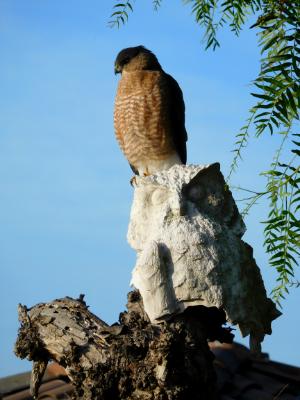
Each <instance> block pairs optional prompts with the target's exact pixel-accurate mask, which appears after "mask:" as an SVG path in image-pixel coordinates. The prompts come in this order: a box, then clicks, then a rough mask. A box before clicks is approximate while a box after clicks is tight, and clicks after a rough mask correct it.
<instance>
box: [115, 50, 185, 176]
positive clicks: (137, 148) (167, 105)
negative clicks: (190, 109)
mask: <svg viewBox="0 0 300 400" xmlns="http://www.w3.org/2000/svg"><path fill="white" fill-rule="evenodd" d="M115 73H116V74H117V73H121V79H120V81H119V85H118V89H117V95H116V99H115V110H114V127H115V133H116V138H117V140H118V142H119V145H120V147H121V149H122V151H123V153H124V154H125V157H126V158H127V160H128V162H129V164H130V167H131V168H132V170H133V172H134V173H135V174H137V175H141V176H146V175H152V174H154V173H156V172H158V171H161V170H166V169H168V168H170V167H171V166H173V165H174V164H186V141H187V133H186V130H185V106H184V101H183V95H182V91H181V89H180V87H179V85H178V83H177V82H176V80H175V79H174V78H172V76H170V75H169V74H167V73H166V72H164V70H163V69H162V67H161V65H160V64H159V62H158V60H157V58H156V56H155V55H154V54H153V53H152V52H151V51H150V50H148V49H146V48H145V47H144V46H137V47H129V48H126V49H123V50H122V51H120V53H119V54H118V56H117V58H116V61H115Z"/></svg>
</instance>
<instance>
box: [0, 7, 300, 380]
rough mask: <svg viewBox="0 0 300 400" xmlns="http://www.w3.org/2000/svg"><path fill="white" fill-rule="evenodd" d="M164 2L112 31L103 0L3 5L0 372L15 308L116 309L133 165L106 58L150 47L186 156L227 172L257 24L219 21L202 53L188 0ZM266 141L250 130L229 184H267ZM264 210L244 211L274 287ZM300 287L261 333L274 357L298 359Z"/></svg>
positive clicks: (138, 10) (7, 361) (16, 366)
mask: <svg viewBox="0 0 300 400" xmlns="http://www.w3.org/2000/svg"><path fill="white" fill-rule="evenodd" d="M170 3H171V2H168V1H165V2H163V4H162V8H161V9H160V11H159V12H158V13H156V12H154V11H153V9H152V5H151V1H150V0H148V1H141V0H137V1H136V3H135V11H134V13H133V14H132V15H131V16H130V20H129V23H128V24H127V25H126V26H125V27H122V28H121V29H119V30H117V29H110V28H108V26H107V22H108V20H109V15H110V13H111V7H112V4H113V2H112V1H107V0H106V1H96V0H89V1H88V2H86V1H83V0H72V4H71V2H70V1H67V0H43V1H42V2H41V1H38V0H26V1H23V0H1V2H0V54H1V58H0V227H1V229H0V269H1V279H0V293H1V302H0V312H1V317H2V318H1V330H0V332H1V334H0V335H1V337H0V360H1V362H0V376H4V375H9V374H14V373H17V372H20V371H24V370H28V369H29V368H30V364H29V363H28V362H26V361H21V360H18V359H17V358H16V357H15V356H14V355H13V353H12V348H13V343H14V341H15V338H16V335H17V329H18V321H17V304H18V303H22V304H26V305H27V306H32V305H34V304H36V303H38V302H45V301H50V300H52V299H54V298H57V297H63V296H65V295H69V296H75V297H77V296H78V295H79V294H80V293H85V294H86V301H87V303H88V304H89V305H90V306H91V310H92V311H93V312H95V313H96V314H97V315H99V316H100V317H101V318H102V319H104V320H106V321H107V322H110V323H112V322H114V321H116V320H117V318H118V314H119V312H120V311H122V310H123V309H124V305H125V303H126V293H127V292H128V290H129V281H130V274H131V270H132V268H133V266H134V262H135V254H134V252H133V251H132V250H131V249H130V247H129V245H128V244H127V242H126V231H127V224H128V219H129V211H130V205H131V198H132V188H131V186H130V185H129V179H130V177H131V171H130V168H129V167H128V164H127V161H126V160H125V159H124V157H123V155H122V154H121V152H120V150H119V148H118V145H117V143H116V140H115V138H114V132H113V122H112V115H113V102H114V96H115V91H116V86H117V81H118V77H115V75H114V73H113V64H114V59H115V57H116V54H117V53H118V52H119V51H120V50H121V49H122V48H124V47H128V46H134V45H140V44H143V45H145V46H146V47H148V48H149V49H151V50H152V51H153V52H154V53H155V54H156V55H157V57H158V59H159V61H160V63H161V64H162V66H163V68H164V69H165V70H166V71H167V72H168V73H170V74H171V75H173V76H174V77H175V79H176V80H177V81H178V82H179V84H180V86H181V88H182V90H183V93H184V98H185V103H186V126H187V130H188V133H189V142H188V162H189V163H198V164H202V163H210V162H215V161H219V162H221V165H222V170H223V173H224V175H226V174H227V173H228V169H229V165H230V162H231V159H232V153H231V150H232V148H233V144H234V134H235V133H236V132H237V130H238V129H239V128H240V127H241V126H242V125H243V123H244V120H245V118H246V117H247V110H248V108H249V107H250V106H251V104H252V99H251V96H250V95H249V92H250V87H249V82H250V81H251V80H252V79H254V78H255V76H256V73H257V71H258V68H259V64H258V60H259V52H258V49H257V45H256V36H255V32H254V31H252V30H249V29H248V28H247V29H246V30H245V32H243V33H242V35H241V37H240V38H239V39H236V38H235V37H234V36H233V34H232V33H230V32H229V31H227V30H226V31H224V32H222V33H221V34H220V41H221V44H222V47H221V49H219V50H217V51H216V52H215V53H213V52H211V51H206V52H205V51H204V48H203V44H202V42H201V37H202V33H201V30H200V28H199V27H198V26H197V25H196V24H195V23H194V22H193V19H192V16H191V11H190V8H189V7H188V6H183V5H182V3H181V2H180V1H177V2H172V5H171V4H170ZM275 142H276V139H275V140H274V139H273V138H271V139H270V137H269V136H266V137H263V138H261V139H260V140H259V141H257V140H256V139H253V140H252V141H251V142H250V145H249V148H248V149H247V151H246V152H245V161H244V162H243V163H242V164H240V168H239V171H238V173H237V174H236V175H235V176H234V178H233V183H234V184H240V185H242V186H244V187H248V188H252V189H253V188H254V189H260V188H262V187H263V184H264V180H263V178H262V177H259V176H258V173H259V172H260V171H262V170H266V169H268V166H269V164H270V162H271V159H272V153H273V150H274V148H275V147H273V146H274V143H275ZM235 197H236V198H237V199H238V198H239V197H241V194H240V193H236V194H235ZM266 212H267V206H266V204H265V203H263V202H262V203H261V204H260V205H259V206H257V207H256V208H254V209H253V210H252V214H251V216H250V217H249V218H247V220H246V223H247V226H248V232H247V234H246V235H245V239H246V240H247V241H248V242H249V243H250V244H251V245H252V246H253V247H254V254H255V257H256V260H257V262H258V264H259V265H260V267H261V270H262V275H263V277H264V279H265V284H266V287H267V290H268V291H270V290H271V288H272V286H273V285H274V283H275V275H274V273H273V271H271V270H270V268H268V266H267V258H266V256H265V254H264V250H263V247H262V242H263V235H262V230H263V226H262V225H261V224H260V221H261V220H263V219H264V218H265V215H266ZM298 293H299V292H298V291H297V290H292V292H291V295H290V296H289V297H288V299H287V301H285V302H284V304H283V305H284V309H283V311H284V315H283V316H282V317H281V318H279V319H278V320H277V321H276V322H275V323H274V324H273V330H274V333H273V335H272V336H270V337H268V338H266V340H265V342H264V351H266V352H269V353H270V356H271V357H272V358H273V359H275V360H279V361H283V362H286V363H291V364H295V365H297V364H298V365H299V360H298V356H297V353H298V351H297V350H296V346H297V343H298V337H297V333H298V329H296V328H297V327H299V324H300V317H299V312H297V311H298V310H297V308H296V307H297V301H298ZM244 342H245V341H244ZM246 342H247V340H246Z"/></svg>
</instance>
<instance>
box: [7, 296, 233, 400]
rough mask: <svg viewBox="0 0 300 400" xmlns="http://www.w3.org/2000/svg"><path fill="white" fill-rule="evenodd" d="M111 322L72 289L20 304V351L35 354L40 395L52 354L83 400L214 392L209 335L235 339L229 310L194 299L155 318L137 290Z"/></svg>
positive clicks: (166, 398)
mask: <svg viewBox="0 0 300 400" xmlns="http://www.w3.org/2000/svg"><path fill="white" fill-rule="evenodd" d="M127 307H128V311H127V312H123V313H121V314H120V318H119V323H117V324H114V325H112V326H109V325H107V324H106V323H105V322H103V321H102V320H100V319H99V318H97V317H96V316H95V315H93V314H92V313H91V312H89V311H88V308H87V306H86V304H85V302H84V301H83V297H81V298H80V299H77V300H74V299H71V298H69V297H66V298H63V299H59V300H55V301H53V302H51V303H47V304H38V305H36V306H35V307H33V308H31V309H27V308H26V307H25V306H21V305H20V306H19V319H20V323H21V327H20V329H19V334H18V338H17V342H16V345H15V352H16V354H17V356H19V357H21V358H25V357H27V358H28V359H29V360H33V362H34V364H33V372H32V380H31V381H32V382H31V390H32V393H33V395H34V396H35V397H36V396H37V393H38V387H39V384H40V381H41V377H42V375H43V373H44V371H45V367H46V365H47V363H48V361H49V360H55V361H56V362H58V363H59V364H60V365H62V366H63V367H64V368H65V369H66V371H67V374H68V376H69V378H70V379H71V381H72V382H73V384H74V387H75V398H76V399H85V400H92V399H93V400H97V399H99V400H100V399H101V400H108V399H109V400H117V399H122V400H127V399H128V400H129V399H131V400H134V399H141V400H146V399H149V400H150V399H160V400H171V399H172V400H175V399H178V400H179V399H182V400H183V399H193V400H197V399H202V400H213V399H215V373H214V370H213V366H212V359H213V356H212V353H210V351H209V348H208V345H207V339H211V340H215V339H218V340H220V341H227V342H230V341H231V340H232V335H231V333H230V329H228V328H227V329H226V328H223V327H222V325H223V324H224V323H225V313H224V312H223V311H220V310H218V309H217V308H206V307H203V306H195V307H191V308H188V309H187V310H185V311H184V312H183V313H182V314H179V315H176V316H174V317H173V318H171V319H170V320H169V321H168V322H163V323H161V324H159V325H154V324H151V323H150V321H149V318H148V316H147V315H146V313H145V311H144V307H143V303H142V300H141V297H140V295H139V292H137V291H134V292H130V293H129V295H128V304H127Z"/></svg>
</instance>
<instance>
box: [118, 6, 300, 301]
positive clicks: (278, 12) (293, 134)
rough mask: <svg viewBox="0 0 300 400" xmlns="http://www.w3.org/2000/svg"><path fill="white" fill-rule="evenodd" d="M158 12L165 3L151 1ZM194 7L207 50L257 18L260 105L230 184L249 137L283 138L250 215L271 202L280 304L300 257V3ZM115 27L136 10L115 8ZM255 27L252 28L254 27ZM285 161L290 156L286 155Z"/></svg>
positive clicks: (268, 239) (269, 244) (240, 141)
mask: <svg viewBox="0 0 300 400" xmlns="http://www.w3.org/2000/svg"><path fill="white" fill-rule="evenodd" d="M152 1H153V6H154V8H155V9H157V8H158V7H159V6H160V5H161V3H162V0H156V1H155V0H152ZM183 3H184V4H186V5H190V6H191V9H192V14H193V15H194V18H195V21H196V23H197V24H199V25H200V26H201V27H202V28H203V30H204V41H205V48H206V49H208V48H212V49H213V50H215V49H216V48H217V47H219V46H220V42H219V40H218V37H217V36H218V32H219V30H220V29H222V28H223V27H224V26H225V25H228V26H229V27H230V29H231V30H232V32H233V33H234V34H235V35H237V36H238V35H239V33H240V32H241V30H242V29H243V28H244V27H245V25H246V23H247V22H248V21H249V18H252V19H253V16H254V17H256V19H257V20H256V22H255V24H253V25H252V26H251V27H250V28H252V29H256V30H257V35H258V45H259V47H260V50H261V68H260V72H259V74H258V76H257V78H256V79H255V80H254V81H253V82H252V84H253V87H254V91H253V92H252V93H251V94H252V96H253V97H254V98H255V99H256V103H255V104H254V106H253V107H252V108H251V109H250V111H249V117H248V118H247V121H246V123H245V124H244V126H243V127H242V128H241V129H240V131H239V132H238V133H237V135H236V142H235V147H234V150H233V153H234V156H233V160H232V164H231V167H230V171H229V174H228V180H229V179H230V177H231V176H232V174H233V173H234V171H235V170H236V169H237V167H238V163H239V160H240V159H241V156H242V152H243V149H244V148H245V147H246V146H247V144H248V139H249V137H250V136H251V135H252V136H255V137H260V136H261V135H262V134H266V133H268V134H270V135H271V136H272V135H281V136H282V143H281V145H280V148H279V149H278V150H276V151H275V157H274V160H273V162H272V164H271V166H270V169H269V171H266V172H263V173H262V174H263V175H264V176H265V177H266V188H265V190H263V191H260V192H252V193H251V195H250V196H248V197H247V198H246V199H245V201H246V207H245V213H246V214H247V213H248V212H249V210H250V209H251V207H252V206H253V205H254V204H255V203H256V202H257V201H258V200H259V199H260V198H261V197H264V196H266V197H268V198H269V202H270V209H269V215H268V217H267V219H266V221H264V224H265V230H264V232H265V247H266V251H267V253H268V254H269V256H270V258H269V261H270V265H271V266H272V267H274V268H276V270H277V272H278V278H277V281H278V284H277V286H276V287H275V288H274V290H273V297H274V299H275V300H276V301H277V302H279V301H280V299H281V298H283V297H284V293H285V292H287V291H288V287H289V285H290V284H291V283H292V278H293V276H294V269H295V267H296V266H297V265H298V264H299V254H300V223H299V210H300V186H299V185H300V136H299V133H297V131H296V129H299V109H300V1H299V0H183ZM114 10H115V11H114V13H113V14H112V16H111V17H112V18H113V21H114V22H113V23H112V25H117V26H118V27H119V26H120V23H125V22H126V21H127V19H128V10H130V11H132V4H131V3H130V1H129V0H128V1H126V2H124V3H118V4H116V5H115V6H114ZM249 25H250V24H249ZM285 146H286V147H292V150H291V151H292V153H293V154H292V156H291V157H290V160H289V161H286V160H282V157H283V155H282V154H284V152H283V149H284V147H285ZM285 158H286V156H285Z"/></svg>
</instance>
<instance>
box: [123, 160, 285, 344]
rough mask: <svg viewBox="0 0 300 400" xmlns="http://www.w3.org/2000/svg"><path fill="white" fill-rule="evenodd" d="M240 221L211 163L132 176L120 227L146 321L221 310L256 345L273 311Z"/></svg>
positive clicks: (275, 312)
mask: <svg viewBox="0 0 300 400" xmlns="http://www.w3.org/2000/svg"><path fill="white" fill-rule="evenodd" d="M244 232H245V225H244V222H243V220H242V217H241V216H240V214H239V212H238V209H237V207H236V205H235V202H234V200H233V198H232V195H231V192H230V191H229V189H228V188H227V187H226V184H225V181H224V178H223V175H222V174H221V172H220V166H219V164H218V163H216V164H211V165H205V166H199V165H196V166H193V165H189V166H185V165H175V166H173V167H172V168H170V169H169V170H166V171H161V172H160V173H157V174H155V175H151V176H147V177H136V180H135V190H134V199H133V204H132V209H131V216H130V223H129V229H128V241H129V244H130V245H131V246H132V247H133V248H134V249H135V250H136V252H137V260H136V265H135V267H134V270H133V272H132V281H131V283H132V285H133V286H134V287H136V288H137V289H139V291H140V293H141V295H142V298H143V303H144V307H145V311H146V313H147V314H148V316H149V318H150V320H151V321H152V322H153V323H157V322H159V321H161V320H165V319H168V318H169V317H170V316H172V315H175V314H178V313H181V312H182V311H183V310H184V309H186V308H187V307H190V306H194V305H204V306H207V307H218V308H220V309H224V311H225V313H226V317H227V320H228V322H229V323H230V324H234V325H238V327H239V329H240V331H241V333H242V335H243V336H247V335H249V334H250V346H251V347H252V349H253V350H255V351H259V350H260V343H261V341H262V340H263V338H264V335H265V334H271V322H272V320H274V319H275V318H277V317H278V316H279V315H280V312H279V311H278V310H277V309H276V307H275V304H274V303H273V302H272V300H270V299H269V298H267V295H266V291H265V288H264V284H263V281H262V278H261V274H260V271H259V268H258V266H257V265H256V262H255V260H254V258H253V255H252V248H251V247H250V246H249V245H248V244H247V243H245V242H243V240H242V239H241V238H242V236H243V234H244Z"/></svg>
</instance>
